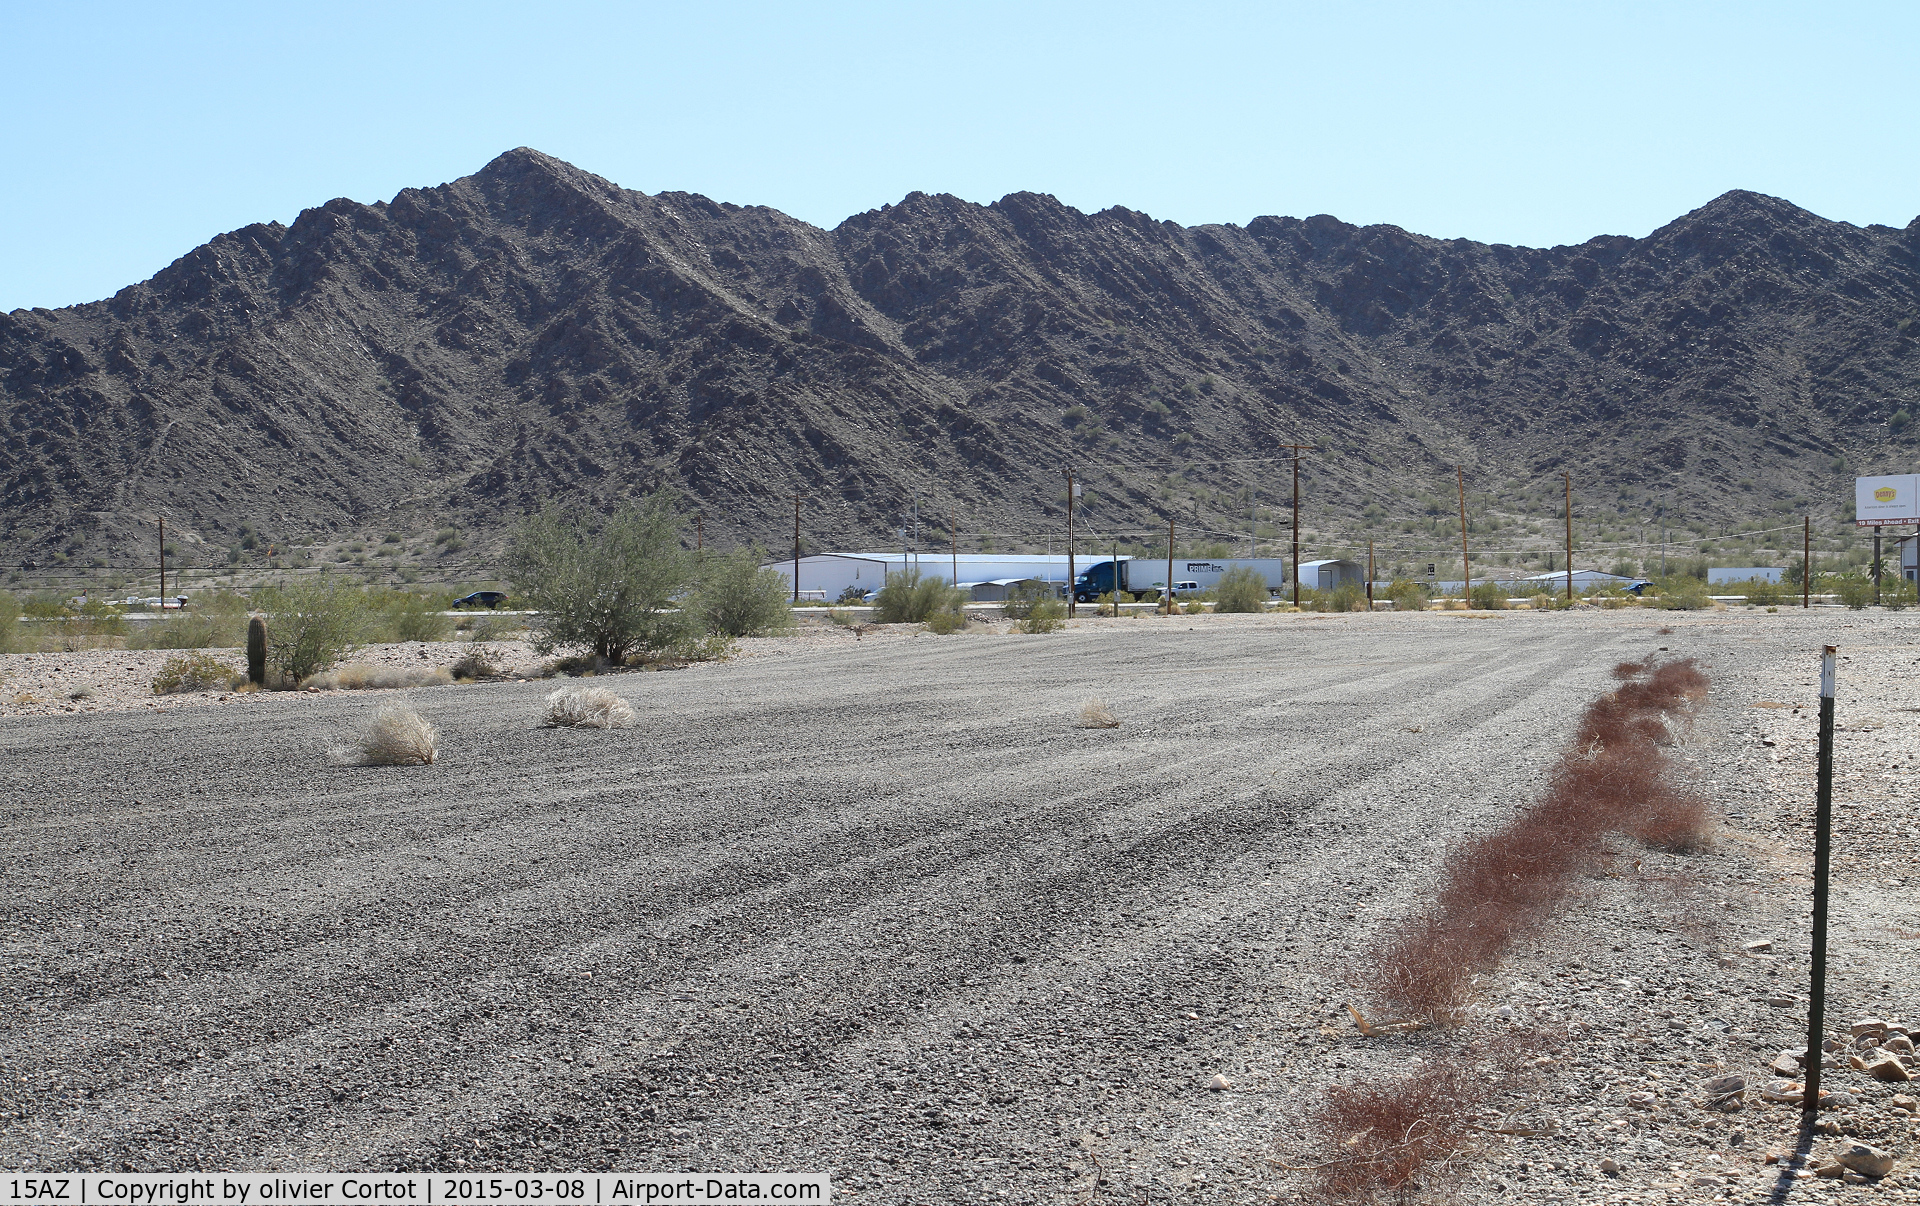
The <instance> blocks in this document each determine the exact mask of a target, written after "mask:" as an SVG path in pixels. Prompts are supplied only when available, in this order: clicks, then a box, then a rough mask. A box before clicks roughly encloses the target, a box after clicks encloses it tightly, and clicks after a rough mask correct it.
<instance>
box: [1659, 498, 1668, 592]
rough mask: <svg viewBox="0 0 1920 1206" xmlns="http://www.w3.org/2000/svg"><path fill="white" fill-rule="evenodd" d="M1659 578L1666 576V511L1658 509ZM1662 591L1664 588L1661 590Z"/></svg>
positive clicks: (1662, 508) (1663, 508)
mask: <svg viewBox="0 0 1920 1206" xmlns="http://www.w3.org/2000/svg"><path fill="white" fill-rule="evenodd" d="M1659 519H1660V576H1661V577H1662V578H1664V577H1666V576H1667V509H1666V508H1665V507H1661V508H1660V514H1659ZM1663 589H1664V588H1663Z"/></svg>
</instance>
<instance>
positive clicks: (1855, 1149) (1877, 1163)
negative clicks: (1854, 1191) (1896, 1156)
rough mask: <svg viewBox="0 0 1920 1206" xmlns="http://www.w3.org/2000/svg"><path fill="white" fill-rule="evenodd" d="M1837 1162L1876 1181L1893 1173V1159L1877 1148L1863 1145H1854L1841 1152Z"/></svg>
mask: <svg viewBox="0 0 1920 1206" xmlns="http://www.w3.org/2000/svg"><path fill="white" fill-rule="evenodd" d="M1838 1159H1839V1162H1840V1163H1841V1164H1842V1165H1843V1166H1845V1167H1847V1168H1850V1169H1852V1170H1853V1171H1854V1172H1857V1173H1860V1174H1861V1175H1863V1176H1868V1177H1872V1178H1874V1179H1875V1180H1878V1179H1879V1178H1881V1177H1884V1176H1886V1175H1887V1174H1888V1173H1890V1172H1892V1171H1893V1157H1892V1156H1891V1155H1889V1154H1888V1153H1886V1152H1883V1151H1881V1150H1880V1149H1879V1148H1877V1147H1868V1146H1867V1145H1866V1144H1864V1143H1855V1144H1851V1145H1849V1146H1848V1147H1847V1150H1846V1151H1844V1152H1841V1153H1840V1155H1839V1157H1838Z"/></svg>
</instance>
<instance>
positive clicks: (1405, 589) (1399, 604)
mask: <svg viewBox="0 0 1920 1206" xmlns="http://www.w3.org/2000/svg"><path fill="white" fill-rule="evenodd" d="M1387 598H1389V599H1391V600H1393V609H1394V610H1395V611H1425V610H1426V607H1427V598H1428V595H1427V584H1426V583H1424V582H1417V581H1415V580H1414V579H1412V578H1396V579H1394V580H1393V582H1392V583H1391V584H1390V585H1389V586H1388V587H1387Z"/></svg>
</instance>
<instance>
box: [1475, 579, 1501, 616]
mask: <svg viewBox="0 0 1920 1206" xmlns="http://www.w3.org/2000/svg"><path fill="white" fill-rule="evenodd" d="M1467 603H1468V605H1469V606H1472V607H1475V608H1478V609H1479V610H1481V611H1505V610H1506V609H1507V588H1506V587H1504V586H1502V585H1500V584H1499V583H1498V582H1482V583H1481V584H1480V585H1478V586H1476V587H1474V588H1473V589H1472V590H1470V591H1468V592H1467Z"/></svg>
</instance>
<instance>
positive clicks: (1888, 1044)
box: [1880, 1034, 1913, 1055]
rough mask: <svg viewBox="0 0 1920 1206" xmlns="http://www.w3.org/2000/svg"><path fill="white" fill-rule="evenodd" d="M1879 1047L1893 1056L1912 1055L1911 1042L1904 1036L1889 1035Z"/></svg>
mask: <svg viewBox="0 0 1920 1206" xmlns="http://www.w3.org/2000/svg"><path fill="white" fill-rule="evenodd" d="M1880 1045H1881V1046H1882V1047H1885V1048H1886V1049H1887V1050H1889V1051H1891V1052H1893V1053H1894V1054H1895V1055H1912V1054H1913V1040H1912V1039H1910V1038H1908V1037H1907V1036H1906V1035H1904V1034H1890V1035H1888V1036H1887V1037H1886V1039H1885V1040H1884V1041H1882V1042H1881V1044H1880Z"/></svg>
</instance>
